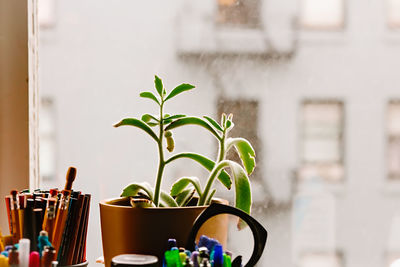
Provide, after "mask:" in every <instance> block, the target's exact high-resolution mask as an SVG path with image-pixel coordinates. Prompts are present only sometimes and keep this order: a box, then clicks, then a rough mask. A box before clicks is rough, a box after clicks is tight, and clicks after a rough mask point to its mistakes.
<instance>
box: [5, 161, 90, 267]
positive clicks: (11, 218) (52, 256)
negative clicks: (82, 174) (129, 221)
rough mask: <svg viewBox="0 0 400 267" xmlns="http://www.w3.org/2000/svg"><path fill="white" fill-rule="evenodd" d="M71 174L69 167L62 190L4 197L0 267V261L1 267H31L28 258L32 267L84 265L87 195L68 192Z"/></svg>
mask: <svg viewBox="0 0 400 267" xmlns="http://www.w3.org/2000/svg"><path fill="white" fill-rule="evenodd" d="M75 175H76V169H75V168H70V169H69V170H68V174H67V183H66V185H65V188H64V190H58V189H51V190H49V191H42V190H35V191H34V192H29V191H28V190H24V191H21V192H18V191H17V190H12V191H11V192H10V195H9V196H6V197H5V202H6V208H7V215H8V224H9V230H10V236H8V237H5V238H0V240H3V242H0V251H2V252H1V254H2V255H3V257H1V258H0V267H3V265H2V264H3V263H2V262H3V261H5V260H4V258H6V260H7V261H8V264H7V265H4V266H13V265H15V264H16V263H17V265H18V264H19V266H21V267H25V266H31V264H30V260H31V259H30V257H32V261H34V262H35V263H36V261H38V262H39V263H38V265H35V264H33V265H32V266H34V267H36V266H37V267H39V266H42V267H48V266H55V265H56V264H57V265H58V266H75V265H76V266H86V265H87V261H86V237H87V229H88V221H89V210H90V199H91V195H90V194H84V193H82V192H80V191H73V190H72V182H73V181H74V179H75ZM36 255H37V257H36ZM18 262H19V263H18ZM25 263H26V264H27V265H25Z"/></svg>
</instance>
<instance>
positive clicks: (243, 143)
mask: <svg viewBox="0 0 400 267" xmlns="http://www.w3.org/2000/svg"><path fill="white" fill-rule="evenodd" d="M232 146H235V148H236V152H237V153H238V155H239V157H240V159H241V160H242V163H243V166H244V168H245V169H246V171H247V174H248V175H250V174H251V173H252V172H253V170H254V168H255V166H256V159H255V156H256V153H255V151H254V149H253V147H252V146H251V144H250V142H249V141H247V140H246V139H244V138H228V139H227V140H226V151H228V150H229V149H230V148H231V147H232Z"/></svg>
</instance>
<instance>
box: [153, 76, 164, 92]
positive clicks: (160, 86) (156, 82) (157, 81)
mask: <svg viewBox="0 0 400 267" xmlns="http://www.w3.org/2000/svg"><path fill="white" fill-rule="evenodd" d="M154 85H155V87H156V90H157V92H158V94H159V95H160V96H161V97H162V95H163V91H164V90H163V89H164V86H163V83H162V81H161V79H160V78H158V76H157V75H155V76H154Z"/></svg>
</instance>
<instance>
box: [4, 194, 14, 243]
mask: <svg viewBox="0 0 400 267" xmlns="http://www.w3.org/2000/svg"><path fill="white" fill-rule="evenodd" d="M5 200H6V208H7V218H8V229H9V230H10V234H11V235H12V234H13V232H14V230H13V221H12V216H11V196H6V197H5Z"/></svg>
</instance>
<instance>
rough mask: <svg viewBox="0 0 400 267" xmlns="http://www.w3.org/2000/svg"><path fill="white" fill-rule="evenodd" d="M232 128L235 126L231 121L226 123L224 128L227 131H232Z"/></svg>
mask: <svg viewBox="0 0 400 267" xmlns="http://www.w3.org/2000/svg"><path fill="white" fill-rule="evenodd" d="M233 126H235V124H234V123H233V122H232V121H230V120H227V121H226V123H225V128H226V130H227V131H230V130H232V128H233Z"/></svg>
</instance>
